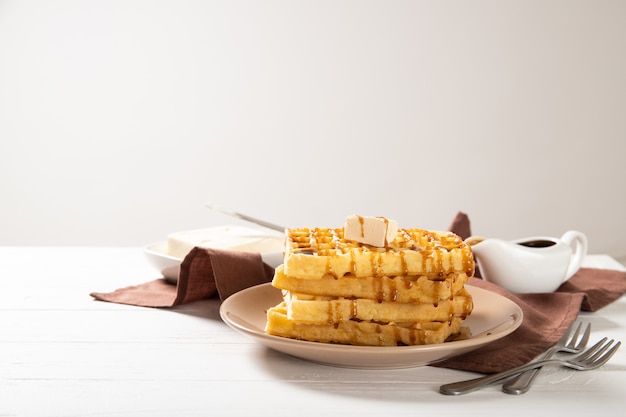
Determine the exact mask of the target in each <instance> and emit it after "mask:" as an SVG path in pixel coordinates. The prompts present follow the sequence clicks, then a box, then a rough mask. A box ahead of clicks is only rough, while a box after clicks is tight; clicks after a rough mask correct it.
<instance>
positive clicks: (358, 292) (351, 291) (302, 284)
mask: <svg viewBox="0 0 626 417" xmlns="http://www.w3.org/2000/svg"><path fill="white" fill-rule="evenodd" d="M436 278H437V279H433V277H429V276H426V275H409V276H391V277H388V276H383V277H355V276H351V275H344V276H343V277H341V279H337V278H335V277H334V276H332V275H330V274H326V275H324V276H322V277H321V278H319V279H302V278H295V277H290V276H287V275H286V274H285V270H284V266H283V265H280V266H278V268H276V272H275V274H274V279H273V281H272V283H273V285H274V286H275V287H277V288H280V289H283V290H287V291H291V292H295V293H301V294H311V295H318V296H335V297H345V298H367V299H370V300H376V301H378V302H382V301H394V302H398V303H431V304H433V303H436V302H437V301H439V300H445V299H449V298H451V297H453V296H454V295H455V294H457V293H458V292H459V291H461V290H462V289H463V287H464V284H465V283H466V282H467V281H468V280H469V278H470V277H469V276H468V275H467V274H465V273H460V274H456V273H451V274H447V275H444V276H441V277H440V276H437V277H436Z"/></svg>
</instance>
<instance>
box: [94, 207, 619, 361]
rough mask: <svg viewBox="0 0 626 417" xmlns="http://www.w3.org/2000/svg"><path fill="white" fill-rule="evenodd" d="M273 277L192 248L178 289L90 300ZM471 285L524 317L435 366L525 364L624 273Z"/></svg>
mask: <svg viewBox="0 0 626 417" xmlns="http://www.w3.org/2000/svg"><path fill="white" fill-rule="evenodd" d="M449 229H450V230H451V231H453V232H455V233H457V234H458V235H459V236H461V237H462V238H464V239H466V238H467V237H469V236H471V225H470V221H469V218H468V216H467V215H466V214H465V213H462V212H459V213H458V214H457V216H456V217H455V218H454V220H453V222H452V224H451V225H450V228H449ZM273 274H274V270H273V268H271V267H270V266H268V265H266V264H264V263H263V261H262V259H261V256H260V255H259V254H256V253H243V252H230V251H224V250H218V249H200V248H194V249H193V250H192V251H191V252H189V254H188V255H187V257H185V259H184V260H183V262H182V263H181V270H180V276H179V278H178V283H177V285H172V284H169V283H168V282H167V281H166V280H165V279H157V280H154V281H150V282H147V283H145V284H141V285H137V286H131V287H126V288H121V289H118V290H116V291H113V292H111V293H97V292H94V293H91V296H92V297H94V298H95V299H97V300H102V301H109V302H114V303H121V304H132V305H138V306H145V307H173V306H176V305H180V304H184V303H189V302H192V301H196V300H200V299H204V298H210V297H213V296H216V295H217V296H219V298H220V299H221V300H225V299H226V298H227V297H228V296H229V295H231V294H234V293H235V292H237V291H240V290H242V289H245V288H248V287H251V286H253V285H257V284H262V283H265V282H270V281H271V280H272V277H273ZM470 285H475V286H477V287H480V288H484V289H487V290H489V291H493V292H495V293H498V294H500V295H502V296H504V297H507V298H509V299H511V300H513V301H514V302H515V303H516V304H517V305H519V306H520V307H521V309H522V311H523V313H524V320H523V323H522V325H521V326H520V327H519V328H518V329H517V330H516V331H515V332H513V333H511V334H510V335H508V336H507V337H504V338H502V339H500V340H498V341H496V342H493V343H490V344H489V345H487V346H485V347H482V348H480V349H477V350H475V351H473V352H469V353H466V354H464V355H461V356H457V357H454V358H450V359H447V360H445V361H444V362H440V363H437V364H435V366H439V367H448V368H455V369H462V370H467V371H475V372H483V373H491V372H499V371H503V370H506V369H508V368H511V367H513V366H517V365H521V364H523V363H525V362H528V361H529V360H531V359H533V358H534V357H535V356H537V355H538V354H539V353H541V352H543V351H544V350H546V349H547V348H548V347H550V346H552V345H553V344H554V343H556V342H557V341H558V340H559V339H560V338H561V336H562V335H563V333H564V332H565V329H567V327H568V326H569V324H570V323H572V322H573V321H574V320H576V318H577V316H578V312H579V311H580V310H581V309H582V310H584V311H596V310H598V309H600V308H602V307H604V306H606V305H608V304H610V303H611V302H613V301H615V300H616V299H618V298H619V297H621V296H622V294H624V293H625V292H626V272H621V271H612V270H603V269H592V268H582V269H580V270H579V271H578V273H576V274H575V275H574V276H573V277H572V278H570V279H569V280H568V281H567V282H565V283H564V284H563V285H562V286H561V287H560V288H559V289H558V290H557V291H555V292H553V293H541V294H511V293H509V292H508V291H506V290H504V289H503V288H501V287H499V286H497V285H495V284H491V283H489V282H486V281H484V280H482V279H480V278H477V277H476V278H472V280H471V281H470Z"/></svg>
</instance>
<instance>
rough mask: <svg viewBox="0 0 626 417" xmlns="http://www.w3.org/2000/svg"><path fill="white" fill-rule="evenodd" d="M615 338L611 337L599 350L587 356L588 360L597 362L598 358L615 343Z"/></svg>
mask: <svg viewBox="0 0 626 417" xmlns="http://www.w3.org/2000/svg"><path fill="white" fill-rule="evenodd" d="M613 342H614V340H613V339H611V340H609V341H608V342H607V343H606V344H604V345H603V346H602V347H601V348H600V349H598V350H597V351H595V352H593V354H591V355H589V356H587V357H586V358H585V361H586V362H595V361H596V360H598V358H600V357H601V356H602V355H603V354H604V352H606V350H607V349H608V348H609V347H611V345H612V344H613Z"/></svg>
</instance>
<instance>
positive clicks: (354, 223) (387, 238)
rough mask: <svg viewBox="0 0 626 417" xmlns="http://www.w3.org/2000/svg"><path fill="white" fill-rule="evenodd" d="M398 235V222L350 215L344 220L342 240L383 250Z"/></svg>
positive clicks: (382, 218)
mask: <svg viewBox="0 0 626 417" xmlns="http://www.w3.org/2000/svg"><path fill="white" fill-rule="evenodd" d="M397 233H398V222H397V221H395V220H390V219H386V218H384V217H367V216H357V215H351V216H348V217H347V218H346V223H345V226H344V232H343V235H344V238H345V239H348V240H354V241H357V242H359V243H364V244H366V245H371V246H376V247H379V248H384V247H385V246H387V244H388V243H389V242H391V241H393V240H394V239H395V237H396V234H397Z"/></svg>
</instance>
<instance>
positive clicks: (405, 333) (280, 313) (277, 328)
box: [265, 303, 463, 346]
mask: <svg viewBox="0 0 626 417" xmlns="http://www.w3.org/2000/svg"><path fill="white" fill-rule="evenodd" d="M267 318H268V320H267V325H266V329H265V331H266V332H267V333H268V334H272V335H275V336H282V337H288V338H291V339H299V340H308V341H313V342H323V343H339V344H349V345H364V346H402V345H427V344H435V343H443V342H445V341H446V340H448V339H449V338H450V337H454V336H455V335H457V334H459V333H460V332H461V325H462V323H463V319H462V318H460V317H453V318H450V319H449V320H447V321H443V322H423V323H395V322H394V323H375V322H368V321H357V320H348V321H344V322H340V323H334V324H325V325H317V324H307V323H300V322H297V321H295V320H289V319H288V318H287V311H286V306H285V304H284V303H281V304H279V305H277V306H275V307H272V308H270V309H269V310H268V312H267Z"/></svg>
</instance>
